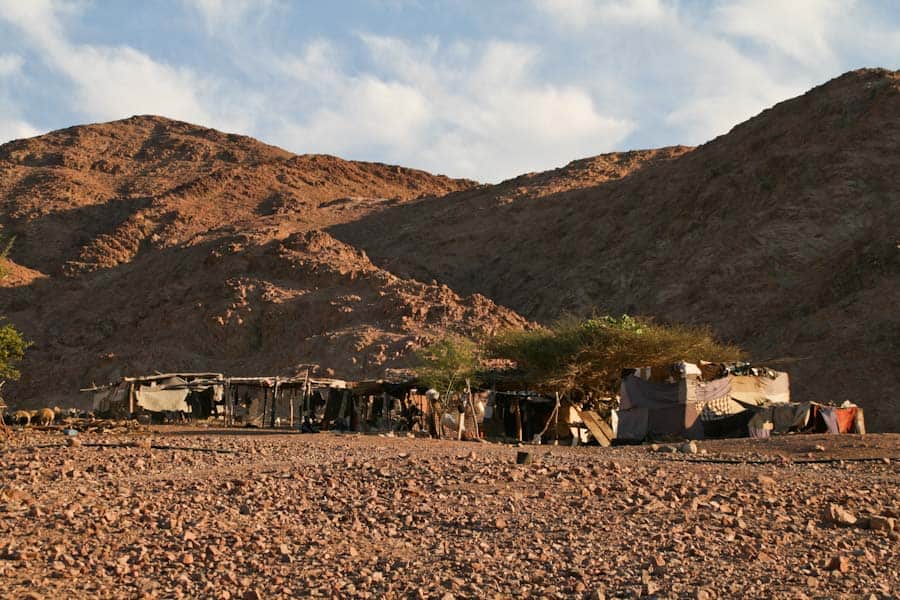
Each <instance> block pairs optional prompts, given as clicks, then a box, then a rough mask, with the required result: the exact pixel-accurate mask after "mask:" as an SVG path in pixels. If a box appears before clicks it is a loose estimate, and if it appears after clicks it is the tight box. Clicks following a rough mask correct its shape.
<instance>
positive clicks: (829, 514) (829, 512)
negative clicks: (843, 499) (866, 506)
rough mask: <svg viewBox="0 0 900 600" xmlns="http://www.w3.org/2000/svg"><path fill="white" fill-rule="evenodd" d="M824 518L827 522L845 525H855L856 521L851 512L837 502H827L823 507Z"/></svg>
mask: <svg viewBox="0 0 900 600" xmlns="http://www.w3.org/2000/svg"><path fill="white" fill-rule="evenodd" d="M825 520H826V521H828V522H829V523H836V524H838V525H847V526H850V525H856V522H857V521H858V519H857V518H856V516H855V515H854V514H853V513H852V512H850V511H849V510H847V509H846V508H844V507H842V506H839V505H837V504H829V505H828V508H827V509H825Z"/></svg>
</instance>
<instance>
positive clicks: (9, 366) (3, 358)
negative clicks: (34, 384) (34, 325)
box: [0, 323, 31, 380]
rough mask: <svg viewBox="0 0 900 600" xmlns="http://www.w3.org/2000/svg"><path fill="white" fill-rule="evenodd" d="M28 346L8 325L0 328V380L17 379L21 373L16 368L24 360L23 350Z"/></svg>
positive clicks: (20, 335)
mask: <svg viewBox="0 0 900 600" xmlns="http://www.w3.org/2000/svg"><path fill="white" fill-rule="evenodd" d="M30 345H31V344H30V343H29V342H26V341H25V338H23V337H22V334H21V333H19V331H18V330H17V329H16V328H15V327H13V326H12V325H10V324H9V323H7V324H6V325H3V326H2V327H0V380H6V379H12V380H15V379H18V378H19V376H20V375H21V373H20V372H19V370H18V368H17V366H18V364H19V363H20V362H22V359H23V358H25V350H26V349H27V348H28V346H30Z"/></svg>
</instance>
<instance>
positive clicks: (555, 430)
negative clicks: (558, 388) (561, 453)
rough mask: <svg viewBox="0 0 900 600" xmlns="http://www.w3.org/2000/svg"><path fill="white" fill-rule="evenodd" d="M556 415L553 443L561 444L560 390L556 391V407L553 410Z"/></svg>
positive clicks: (555, 444)
mask: <svg viewBox="0 0 900 600" xmlns="http://www.w3.org/2000/svg"><path fill="white" fill-rule="evenodd" d="M553 413H554V414H555V415H556V417H555V418H554V419H553V445H554V446H558V445H559V392H556V408H555V409H554V410H553Z"/></svg>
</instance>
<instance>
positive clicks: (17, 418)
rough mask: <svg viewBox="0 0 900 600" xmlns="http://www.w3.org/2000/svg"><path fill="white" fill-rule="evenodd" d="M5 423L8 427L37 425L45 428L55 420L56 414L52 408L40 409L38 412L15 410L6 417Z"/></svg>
mask: <svg viewBox="0 0 900 600" xmlns="http://www.w3.org/2000/svg"><path fill="white" fill-rule="evenodd" d="M5 420H6V422H7V424H9V425H21V426H22V427H28V426H29V425H37V426H38V427H47V426H49V425H52V424H53V421H55V420H56V413H55V412H54V411H53V409H52V408H42V409H40V410H17V411H15V412H14V413H12V414H10V415H7V416H6V419H5Z"/></svg>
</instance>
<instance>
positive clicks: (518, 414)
mask: <svg viewBox="0 0 900 600" xmlns="http://www.w3.org/2000/svg"><path fill="white" fill-rule="evenodd" d="M516 437H517V438H518V440H519V441H520V442H521V441H522V401H521V400H520V399H519V397H518V396H516Z"/></svg>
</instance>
